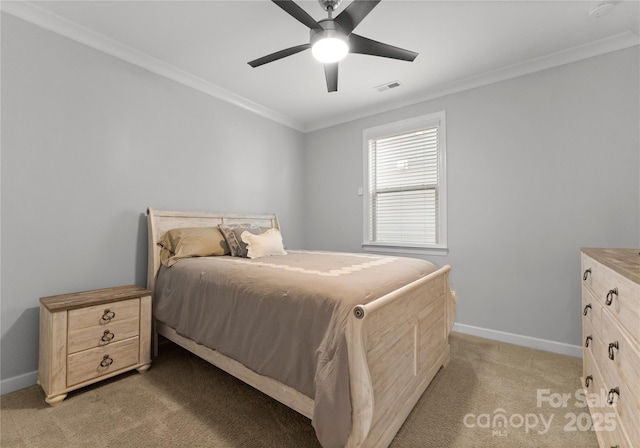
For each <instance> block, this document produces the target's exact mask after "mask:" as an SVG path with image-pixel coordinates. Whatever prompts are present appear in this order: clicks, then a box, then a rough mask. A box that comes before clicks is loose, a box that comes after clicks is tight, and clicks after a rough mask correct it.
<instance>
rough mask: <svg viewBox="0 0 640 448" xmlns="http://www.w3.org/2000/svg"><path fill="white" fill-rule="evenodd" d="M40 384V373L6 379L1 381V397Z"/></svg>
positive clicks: (35, 372) (24, 374)
mask: <svg viewBox="0 0 640 448" xmlns="http://www.w3.org/2000/svg"><path fill="white" fill-rule="evenodd" d="M37 382H38V371H37V370H36V371H34V372H29V373H23V374H22V375H18V376H14V377H11V378H5V379H3V380H2V381H0V395H5V394H10V393H11V392H15V391H17V390H20V389H24V388H26V387H30V386H33V385H34V384H36V383H37Z"/></svg>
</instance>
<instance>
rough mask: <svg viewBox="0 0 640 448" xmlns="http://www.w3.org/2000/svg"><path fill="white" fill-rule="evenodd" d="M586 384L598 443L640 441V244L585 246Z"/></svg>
mask: <svg viewBox="0 0 640 448" xmlns="http://www.w3.org/2000/svg"><path fill="white" fill-rule="evenodd" d="M581 258H582V316H583V317H582V342H583V377H582V385H583V387H584V390H585V392H586V393H587V397H588V400H587V401H588V402H589V409H590V411H591V417H592V423H593V425H594V428H595V430H596V434H597V436H598V442H599V443H600V447H606V448H610V447H617V448H627V447H628V448H638V447H640V249H594V248H583V249H582V255H581Z"/></svg>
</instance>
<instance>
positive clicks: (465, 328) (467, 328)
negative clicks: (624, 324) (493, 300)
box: [453, 323, 582, 358]
mask: <svg viewBox="0 0 640 448" xmlns="http://www.w3.org/2000/svg"><path fill="white" fill-rule="evenodd" d="M453 331H457V332H458V333H464V334H470V335H471V336H478V337H481V338H486V339H492V340H494V341H500V342H506V343H508V344H514V345H520V346H523V347H529V348H536V349H538V350H544V351H546V352H552V353H558V354H560V355H568V356H574V357H576V358H582V347H581V346H579V345H570V344H565V343H563V342H555V341H549V340H547V339H539V338H534V337H531V336H522V335H519V334H513V333H507V332H504V331H498V330H490V329H488V328H480V327H474V326H472V325H465V324H459V323H455V324H453Z"/></svg>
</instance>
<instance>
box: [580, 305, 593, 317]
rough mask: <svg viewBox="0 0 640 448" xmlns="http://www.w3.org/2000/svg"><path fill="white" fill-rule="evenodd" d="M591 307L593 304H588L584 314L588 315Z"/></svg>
mask: <svg viewBox="0 0 640 448" xmlns="http://www.w3.org/2000/svg"><path fill="white" fill-rule="evenodd" d="M590 309H591V304H589V305H586V306H585V307H584V311H582V315H583V316H586V315H587V313H588V312H589V310H590Z"/></svg>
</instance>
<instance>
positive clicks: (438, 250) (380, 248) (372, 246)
mask: <svg viewBox="0 0 640 448" xmlns="http://www.w3.org/2000/svg"><path fill="white" fill-rule="evenodd" d="M362 248H363V249H364V250H365V251H366V252H380V253H385V254H400V255H402V254H404V255H439V256H444V255H447V254H448V253H449V248H447V247H434V246H431V247H420V246H394V245H391V244H379V243H362Z"/></svg>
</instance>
